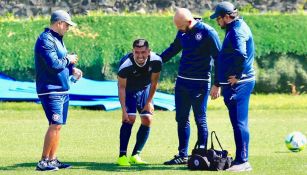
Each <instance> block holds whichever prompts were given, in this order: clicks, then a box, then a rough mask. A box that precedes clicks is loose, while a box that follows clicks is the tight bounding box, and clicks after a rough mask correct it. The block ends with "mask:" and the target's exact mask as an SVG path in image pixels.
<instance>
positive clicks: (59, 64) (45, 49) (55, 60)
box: [39, 39, 78, 70]
mask: <svg viewBox="0 0 307 175" xmlns="http://www.w3.org/2000/svg"><path fill="white" fill-rule="evenodd" d="M39 50H40V52H39V53H40V54H41V56H42V57H43V58H44V60H45V62H46V64H47V65H48V66H49V67H50V68H52V69H55V70H62V69H64V68H66V67H68V66H69V65H70V64H71V63H72V64H74V63H76V62H77V60H78V58H77V57H76V58H68V57H64V58H62V59H59V57H58V55H57V52H56V49H55V44H54V42H53V41H51V40H50V39H44V40H42V45H41V46H40V47H39Z"/></svg>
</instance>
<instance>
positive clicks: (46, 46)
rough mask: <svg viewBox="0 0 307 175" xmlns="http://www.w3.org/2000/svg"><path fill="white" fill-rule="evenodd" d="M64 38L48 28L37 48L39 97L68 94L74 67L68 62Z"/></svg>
mask: <svg viewBox="0 0 307 175" xmlns="http://www.w3.org/2000/svg"><path fill="white" fill-rule="evenodd" d="M66 56H67V50H66V47H65V45H64V42H63V37H62V36H60V35H59V34H58V33H56V32H54V31H52V30H51V29H49V28H46V29H45V31H44V32H42V33H41V34H40V36H39V37H38V39H37V41H36V44H35V48H34V58H35V71H36V91H37V93H38V95H45V94H52V93H66V92H67V91H68V90H69V81H68V78H69V75H71V74H72V68H73V65H72V64H70V61H69V60H68V58H67V57H66Z"/></svg>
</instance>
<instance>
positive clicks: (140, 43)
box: [132, 39, 149, 48]
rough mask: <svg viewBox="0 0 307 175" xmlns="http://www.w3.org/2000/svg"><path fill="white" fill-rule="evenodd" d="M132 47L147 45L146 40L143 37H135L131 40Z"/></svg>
mask: <svg viewBox="0 0 307 175" xmlns="http://www.w3.org/2000/svg"><path fill="white" fill-rule="evenodd" d="M132 46H133V48H135V47H146V48H148V47H149V44H148V41H147V40H145V39H136V40H134V41H133V45H132Z"/></svg>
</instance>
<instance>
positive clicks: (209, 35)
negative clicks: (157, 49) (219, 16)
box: [161, 21, 221, 80]
mask: <svg viewBox="0 0 307 175" xmlns="http://www.w3.org/2000/svg"><path fill="white" fill-rule="evenodd" d="M220 47H221V43H220V40H219V37H218V34H217V32H216V31H215V30H214V29H213V28H212V27H210V26H209V25H207V24H204V23H202V22H200V21H198V22H197V23H196V24H195V25H194V26H193V28H192V29H191V30H189V31H187V32H185V33H184V32H181V31H178V32H177V35H176V38H175V40H174V42H173V43H172V44H171V45H170V46H169V48H167V49H166V50H165V51H164V52H163V53H162V54H161V57H162V60H163V62H167V61H169V60H170V59H171V58H172V57H173V56H175V55H176V54H178V53H179V52H180V51H182V55H181V59H180V64H179V70H178V77H179V78H184V79H188V80H210V77H211V73H210V72H211V67H212V65H211V60H216V59H217V57H218V52H219V50H220ZM215 62H216V61H214V64H215V65H216V63H215Z"/></svg>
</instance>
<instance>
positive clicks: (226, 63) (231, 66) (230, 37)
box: [217, 18, 255, 85]
mask: <svg viewBox="0 0 307 175" xmlns="http://www.w3.org/2000/svg"><path fill="white" fill-rule="evenodd" d="M254 53H255V48H254V40H253V35H252V32H251V30H250V28H249V27H248V26H247V24H246V23H245V22H244V21H243V19H242V18H238V19H235V20H234V21H232V22H231V23H229V24H227V26H226V35H225V39H224V42H223V45H222V49H221V52H220V54H219V57H218V59H217V60H218V61H217V62H218V81H219V84H221V85H223V84H228V82H227V80H228V77H229V76H236V78H237V79H239V83H240V82H244V81H254V80H255V71H254V68H253V62H254Z"/></svg>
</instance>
